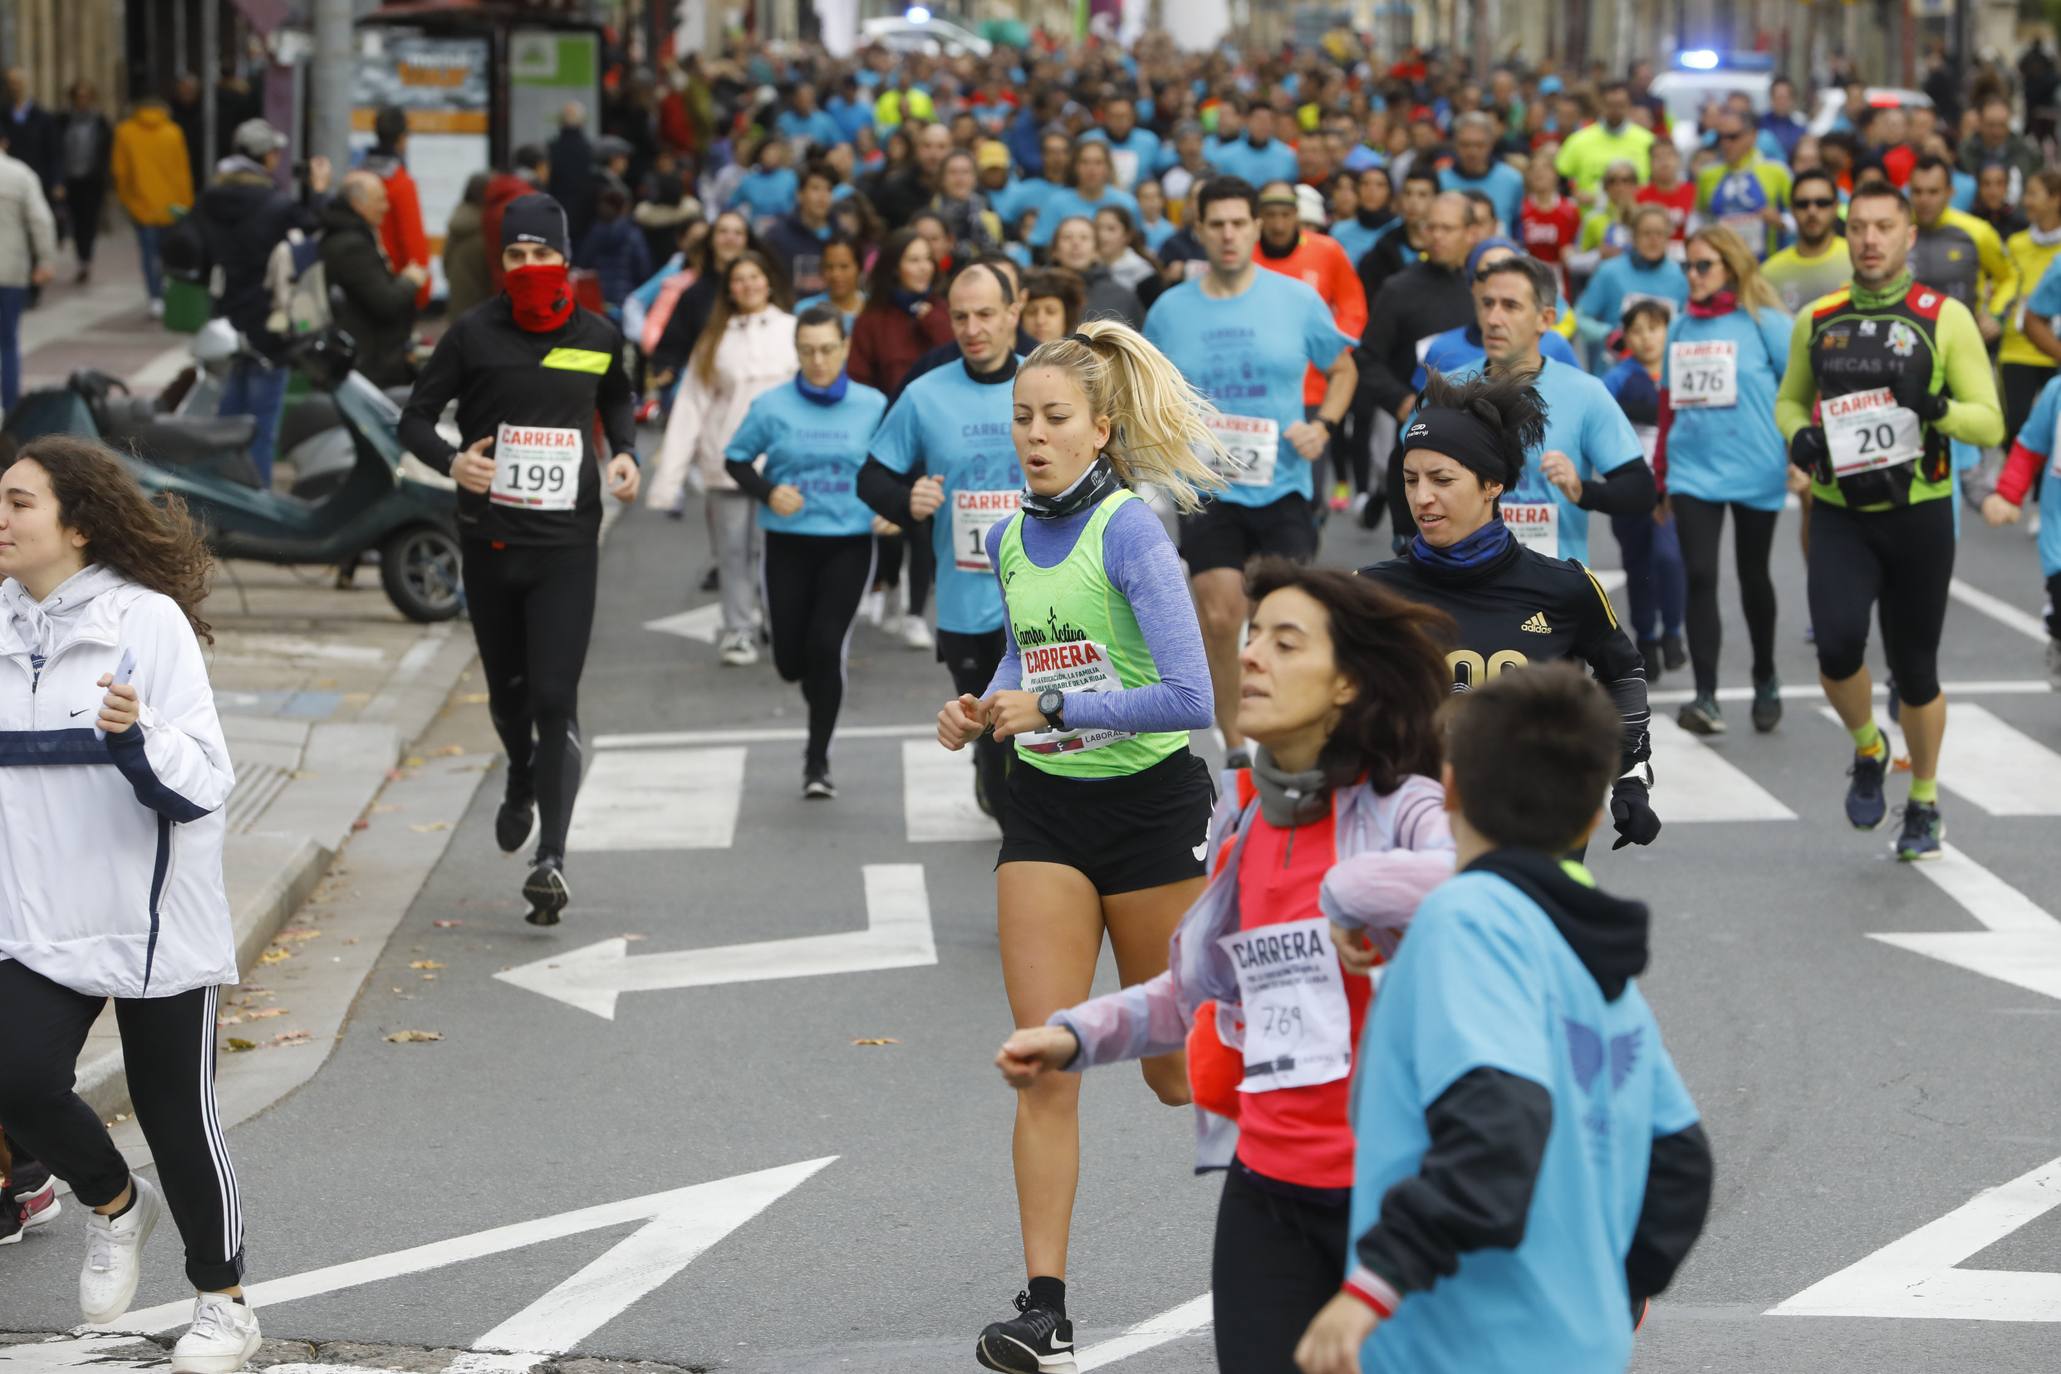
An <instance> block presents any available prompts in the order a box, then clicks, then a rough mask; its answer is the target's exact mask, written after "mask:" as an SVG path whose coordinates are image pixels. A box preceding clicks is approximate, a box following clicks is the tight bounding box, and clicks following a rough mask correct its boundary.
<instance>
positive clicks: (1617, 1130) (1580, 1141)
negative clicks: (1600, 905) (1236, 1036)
mask: <svg viewBox="0 0 2061 1374" xmlns="http://www.w3.org/2000/svg"><path fill="white" fill-rule="evenodd" d="M1355 1062H1357V1063H1361V1064H1369V1065H1374V1066H1376V1067H1377V1070H1378V1071H1376V1072H1371V1073H1361V1074H1357V1075H1355V1076H1354V1079H1353V1092H1352V1123H1353V1137H1354V1139H1355V1140H1356V1141H1357V1142H1358V1150H1357V1153H1356V1156H1355V1159H1354V1162H1353V1171H1354V1178H1353V1197H1352V1221H1351V1229H1350V1231H1349V1232H1348V1234H1350V1235H1351V1236H1353V1237H1354V1238H1356V1239H1357V1238H1358V1237H1360V1236H1362V1235H1365V1234H1366V1233H1367V1232H1368V1231H1369V1230H1371V1229H1372V1228H1373V1226H1374V1224H1375V1222H1376V1221H1378V1220H1379V1218H1380V1211H1381V1201H1382V1199H1383V1198H1384V1197H1385V1196H1386V1195H1387V1194H1388V1191H1389V1189H1391V1188H1392V1187H1394V1186H1395V1185H1396V1184H1398V1183H1400V1182H1403V1181H1404V1180H1406V1179H1410V1178H1414V1177H1415V1176H1416V1175H1417V1173H1418V1171H1419V1168H1420V1166H1421V1165H1422V1163H1423V1159H1424V1155H1425V1153H1426V1151H1427V1150H1429V1148H1430V1146H1431V1136H1430V1132H1429V1131H1428V1130H1427V1129H1426V1126H1425V1115H1424V1114H1425V1112H1426V1111H1427V1110H1428V1109H1429V1108H1430V1107H1431V1105H1432V1104H1433V1103H1434V1102H1436V1101H1437V1100H1438V1099H1439V1098H1440V1097H1441V1096H1442V1095H1443V1094H1444V1093H1445V1091H1446V1090H1447V1089H1448V1088H1450V1087H1452V1085H1453V1084H1454V1083H1456V1082H1458V1081H1459V1080H1460V1079H1461V1078H1462V1077H1464V1076H1465V1075H1466V1074H1468V1073H1470V1072H1472V1071H1473V1070H1475V1069H1481V1068H1488V1069H1496V1070H1499V1071H1501V1072H1503V1073H1508V1074H1513V1075H1515V1076H1517V1077H1519V1078H1523V1079H1527V1080H1529V1081H1530V1082H1533V1083H1536V1084H1538V1085H1540V1086H1541V1087H1543V1088H1545V1089H1546V1091H1547V1092H1548V1093H1549V1094H1551V1097H1552V1102H1553V1124H1552V1129H1551V1133H1550V1134H1549V1135H1548V1137H1547V1140H1546V1150H1545V1154H1544V1156H1543V1157H1542V1159H1541V1160H1540V1164H1539V1174H1538V1180H1537V1183H1536V1185H1535V1187H1534V1189H1533V1192H1532V1200H1531V1210H1530V1213H1529V1215H1528V1219H1527V1224H1526V1226H1525V1232H1524V1240H1523V1241H1522V1242H1521V1243H1520V1244H1519V1245H1518V1246H1517V1247H1516V1248H1515V1249H1511V1250H1475V1251H1472V1252H1469V1253H1467V1254H1465V1255H1463V1256H1461V1258H1460V1267H1459V1272H1458V1273H1456V1274H1454V1275H1452V1276H1450V1277H1447V1278H1442V1279H1440V1280H1439V1281H1438V1283H1437V1284H1436V1285H1434V1286H1433V1287H1431V1288H1430V1289H1427V1290H1426V1291H1424V1292H1421V1293H1412V1294H1411V1295H1410V1296H1409V1299H1408V1300H1407V1301H1405V1302H1404V1303H1403V1304H1402V1306H1401V1307H1399V1308H1398V1309H1397V1310H1396V1314H1395V1316H1393V1317H1391V1318H1389V1319H1388V1320H1387V1321H1384V1322H1383V1323H1382V1324H1381V1325H1380V1326H1379V1327H1377V1328H1376V1329H1375V1331H1374V1334H1373V1335H1372V1336H1370V1337H1369V1338H1368V1340H1367V1344H1366V1346H1365V1348H1364V1349H1363V1350H1362V1352H1361V1363H1360V1367H1361V1369H1363V1370H1365V1371H1367V1372H1368V1374H1517V1372H1518V1371H1522V1374H1595V1372H1596V1371H1599V1370H1622V1369H1624V1368H1625V1366H1626V1364H1627V1363H1628V1362H1629V1360H1630V1359H1631V1352H1632V1323H1631V1318H1630V1315H1629V1313H1630V1308H1631V1297H1630V1294H1629V1292H1628V1291H1627V1289H1626V1286H1625V1257H1626V1255H1627V1253H1628V1252H1629V1250H1630V1248H1631V1243H1632V1236H1633V1234H1634V1233H1635V1232H1636V1230H1637V1228H1638V1222H1639V1210H1640V1208H1641V1206H1642V1205H1643V1203H1644V1201H1645V1193H1646V1174H1647V1169H1648V1165H1649V1163H1650V1161H1651V1157H1652V1149H1653V1141H1654V1140H1656V1139H1659V1138H1660V1137H1663V1136H1669V1135H1674V1134H1676V1133H1678V1132H1680V1131H1685V1130H1687V1129H1688V1128H1689V1127H1691V1126H1693V1125H1695V1124H1696V1123H1697V1120H1698V1115H1697V1111H1696V1104H1695V1103H1694V1102H1693V1101H1692V1100H1691V1099H1690V1097H1689V1091H1688V1089H1687V1087H1685V1086H1684V1085H1683V1083H1682V1079H1681V1075H1680V1074H1679V1073H1677V1072H1676V1070H1675V1066H1674V1061H1673V1060H1672V1059H1671V1058H1669V1056H1668V1052H1667V1046H1666V1045H1665V1044H1664V1043H1662V1041H1661V1036H1660V1026H1659V1024H1658V1023H1657V1022H1656V1021H1655V1020H1654V1018H1653V1013H1652V1011H1651V1009H1649V1008H1648V1007H1647V1005H1646V1000H1645V998H1644V997H1643V996H1641V995H1640V993H1639V989H1638V987H1637V986H1636V984H1634V985H1628V986H1627V987H1626V988H1625V990H1624V992H1623V993H1622V994H1620V995H1619V996H1618V998H1617V1000H1616V1001H1614V1002H1606V1001H1604V1000H1603V992H1602V989H1601V988H1599V987H1598V986H1597V985H1596V980H1595V979H1594V978H1593V977H1591V976H1590V974H1589V972H1588V970H1587V969H1586V968H1584V967H1583V966H1582V963H1581V960H1580V958H1579V957H1578V956H1577V955H1576V954H1575V952H1574V950H1573V948H1572V947H1570V946H1569V945H1568V943H1567V941H1566V940H1565V939H1564V938H1563V937H1562V936H1561V934H1560V932H1559V931H1558V930H1557V929H1556V928H1555V927H1554V925H1553V922H1552V919H1551V918H1550V917H1549V916H1547V914H1546V912H1545V911H1544V910H1543V909H1542V908H1541V907H1540V906H1539V904H1538V903H1537V902H1536V901H1534V900H1533V899H1532V898H1531V897H1530V896H1528V895H1527V894H1526V893H1525V892H1524V891H1523V890H1522V889H1521V888H1519V887H1518V886H1517V885H1516V884H1514V883H1512V882H1510V881H1509V880H1508V879H1507V878H1504V877H1502V876H1500V875H1498V874H1493V873H1485V872H1466V873H1462V874H1460V875H1459V876H1457V877H1455V878H1453V879H1451V880H1450V881H1449V882H1447V883H1445V884H1444V885H1442V886H1441V887H1439V888H1438V889H1437V890H1435V891H1434V892H1433V893H1432V894H1431V895H1430V896H1429V897H1426V898H1425V899H1424V901H1423V903H1422V904H1421V905H1420V906H1419V907H1418V908H1417V914H1416V917H1415V918H1414V919H1413V920H1412V922H1411V924H1410V938H1409V939H1407V940H1405V941H1403V944H1402V950H1401V952H1400V953H1399V954H1398V955H1397V956H1396V960H1395V963H1394V964H1393V965H1391V966H1390V969H1389V972H1388V976H1387V977H1386V978H1385V979H1383V980H1382V984H1381V995H1380V996H1379V997H1377V998H1375V999H1374V1010H1373V1013H1372V1014H1371V1015H1370V1016H1369V1017H1368V1018H1367V1028H1366V1032H1365V1034H1364V1036H1363V1039H1362V1043H1361V1045H1360V1050H1359V1055H1358V1057H1357V1059H1356V1061H1355Z"/></svg>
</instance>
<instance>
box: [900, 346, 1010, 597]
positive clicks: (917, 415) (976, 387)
mask: <svg viewBox="0 0 2061 1374" xmlns="http://www.w3.org/2000/svg"><path fill="white" fill-rule="evenodd" d="M1015 396H1016V388H1015V387H1014V386H1013V385H1011V384H1010V383H1009V382H976V381H974V380H973V378H972V377H970V376H968V375H967V373H966V365H965V364H964V363H963V362H961V363H948V364H946V365H945V366H943V367H934V368H932V369H931V370H930V371H928V372H926V373H924V374H923V375H922V376H921V377H918V378H917V379H916V380H915V381H913V382H911V383H909V385H908V386H907V387H905V388H903V390H902V394H901V395H900V396H898V397H896V398H895V403H894V406H893V408H892V409H890V410H889V411H888V412H887V419H886V420H885V421H883V422H882V423H881V426H880V429H879V431H878V432H877V433H876V434H874V436H873V442H872V444H871V446H870V447H869V448H868V449H867V452H868V453H869V454H870V455H871V456H873V457H875V458H878V459H879V460H880V462H881V465H882V466H883V467H887V468H890V469H892V470H894V471H895V472H901V473H909V472H915V471H917V470H918V469H919V468H920V469H921V470H922V471H923V472H925V473H927V474H929V475H930V476H932V477H936V478H939V479H941V480H942V481H943V482H944V484H945V503H944V505H942V506H940V507H939V508H938V512H937V514H936V515H935V516H933V517H931V522H930V526H931V545H932V547H933V548H935V549H936V550H937V627H938V628H939V629H940V630H945V631H949V632H950V633H952V634H962V635H979V634H987V633H989V632H991V631H994V630H999V629H1001V628H1002V591H1001V588H1000V586H999V585H997V583H996V582H995V576H994V573H993V572H992V571H991V570H990V569H989V568H988V567H987V566H986V560H985V559H984V558H983V559H982V560H981V566H979V567H976V568H961V567H959V566H958V564H959V562H960V560H958V559H956V558H955V557H954V556H953V555H954V553H955V545H954V543H953V538H954V536H953V526H954V521H953V511H954V510H955V509H956V508H957V506H958V504H959V503H958V502H957V501H956V500H955V497H956V494H957V493H959V492H962V491H963V492H968V493H973V492H985V493H989V500H990V502H991V503H993V502H995V501H997V500H998V499H999V494H1001V493H1009V494H1012V495H1013V494H1016V493H1020V492H1022V490H1023V469H1022V468H1021V467H1019V466H1018V465H1017V462H1016V442H1015V440H1014V439H1012V438H1011V437H1010V433H1009V427H1010V420H1011V417H1012V415H1013V414H1014V411H1015ZM976 504H977V500H976Z"/></svg>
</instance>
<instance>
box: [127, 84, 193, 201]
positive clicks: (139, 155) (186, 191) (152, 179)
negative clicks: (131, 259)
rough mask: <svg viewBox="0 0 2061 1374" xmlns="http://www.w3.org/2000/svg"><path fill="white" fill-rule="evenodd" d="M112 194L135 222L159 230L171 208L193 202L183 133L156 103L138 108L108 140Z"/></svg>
mask: <svg viewBox="0 0 2061 1374" xmlns="http://www.w3.org/2000/svg"><path fill="white" fill-rule="evenodd" d="M114 185H115V194H116V195H117V196H119V197H121V201H122V208H123V209H124V210H127V211H128V212H129V218H130V219H133V220H135V221H136V222H137V223H138V224H142V225H150V226H155V227H157V228H160V229H162V228H163V227H164V226H165V225H167V224H170V223H171V222H172V219H173V215H172V211H173V210H174V209H181V210H183V209H185V208H186V207H187V206H189V205H191V204H193V167H192V164H191V163H190V162H188V161H187V150H186V135H185V134H184V133H182V132H180V130H179V126H178V125H177V124H176V123H174V122H173V120H172V116H171V113H170V112H169V111H167V110H166V109H165V107H164V106H162V105H157V104H151V105H144V106H141V107H140V108H138V109H137V111H136V113H134V114H132V115H130V116H129V117H128V118H127V119H125V120H123V121H122V122H121V124H120V125H118V126H117V127H116V129H115V136H114Z"/></svg>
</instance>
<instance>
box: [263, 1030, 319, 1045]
mask: <svg viewBox="0 0 2061 1374" xmlns="http://www.w3.org/2000/svg"><path fill="white" fill-rule="evenodd" d="M311 1039H313V1037H312V1036H310V1035H309V1034H308V1032H306V1031H304V1030H293V1031H281V1032H280V1033H279V1034H277V1035H275V1036H273V1037H272V1038H271V1039H270V1040H268V1041H266V1042H265V1043H266V1045H267V1047H270V1046H273V1045H305V1044H307V1043H308V1041H309V1040H311Z"/></svg>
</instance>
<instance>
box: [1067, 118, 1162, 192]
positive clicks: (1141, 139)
mask: <svg viewBox="0 0 2061 1374" xmlns="http://www.w3.org/2000/svg"><path fill="white" fill-rule="evenodd" d="M1081 141H1082V142H1083V143H1106V144H1108V145H1109V149H1110V152H1111V153H1126V154H1128V155H1129V158H1128V159H1125V158H1114V157H1113V158H1112V159H1111V162H1112V164H1113V165H1114V166H1115V168H1116V181H1117V184H1118V185H1121V186H1123V187H1124V189H1125V190H1127V191H1135V190H1136V189H1137V188H1138V182H1139V180H1140V179H1141V178H1144V177H1149V176H1151V175H1153V173H1154V172H1155V171H1156V170H1157V169H1158V167H1159V135H1158V134H1155V133H1153V132H1152V130H1150V129H1147V128H1145V127H1144V126H1142V125H1139V126H1135V127H1133V128H1132V130H1131V132H1130V135H1129V136H1128V137H1126V138H1122V139H1115V138H1111V137H1110V136H1109V131H1108V130H1107V129H1090V130H1088V132H1086V133H1084V134H1082V135H1081ZM1127 160H1128V161H1129V162H1130V175H1129V176H1128V177H1126V176H1125V175H1124V162H1125V161H1127Z"/></svg>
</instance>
